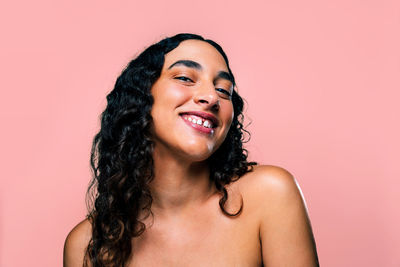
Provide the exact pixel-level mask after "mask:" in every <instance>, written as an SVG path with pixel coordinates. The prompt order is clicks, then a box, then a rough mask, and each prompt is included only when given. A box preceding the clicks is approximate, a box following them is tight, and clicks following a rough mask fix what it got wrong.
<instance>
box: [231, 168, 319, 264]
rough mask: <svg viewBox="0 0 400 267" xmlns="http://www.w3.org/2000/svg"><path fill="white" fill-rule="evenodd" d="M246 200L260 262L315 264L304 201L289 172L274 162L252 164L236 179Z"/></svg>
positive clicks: (313, 247)
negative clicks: (257, 238) (255, 225)
mask: <svg viewBox="0 0 400 267" xmlns="http://www.w3.org/2000/svg"><path fill="white" fill-rule="evenodd" d="M240 180H242V181H241V185H239V187H240V188H241V192H243V197H244V198H245V201H246V200H247V202H245V203H246V204H248V206H250V209H251V211H252V212H251V214H253V215H252V216H254V219H256V220H258V221H259V233H260V241H261V247H262V254H263V255H262V258H263V263H264V264H266V265H267V266H299V267H300V266H318V257H317V252H316V247H315V241H314V237H313V234H312V229H311V224H310V221H309V218H308V214H307V208H306V204H305V201H304V198H303V194H302V193H301V189H300V187H299V185H298V183H297V181H296V179H295V178H294V177H293V175H292V174H291V173H290V172H289V171H287V170H285V169H284V168H281V167H278V166H271V165H266V166H263V165H261V166H255V167H254V169H253V171H252V172H249V173H248V174H246V175H245V176H243V177H242V178H241V179H239V180H238V181H240Z"/></svg>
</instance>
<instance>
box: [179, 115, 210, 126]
mask: <svg viewBox="0 0 400 267" xmlns="http://www.w3.org/2000/svg"><path fill="white" fill-rule="evenodd" d="M184 119H185V120H188V121H190V122H192V123H194V124H197V125H202V126H203V127H206V128H212V123H211V122H210V121H209V120H204V121H203V120H202V119H196V118H192V117H189V116H187V117H186V116H185V117H184Z"/></svg>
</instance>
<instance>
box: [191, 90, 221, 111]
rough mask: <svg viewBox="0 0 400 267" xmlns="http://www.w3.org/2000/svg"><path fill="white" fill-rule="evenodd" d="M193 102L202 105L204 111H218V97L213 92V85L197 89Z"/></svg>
mask: <svg viewBox="0 0 400 267" xmlns="http://www.w3.org/2000/svg"><path fill="white" fill-rule="evenodd" d="M194 102H195V103H196V104H199V105H202V106H203V107H204V108H205V109H210V110H213V111H218V110H219V96H218V94H217V92H216V91H215V88H214V85H212V86H208V85H207V86H202V87H201V88H199V89H198V90H197V91H196V93H195V95H194Z"/></svg>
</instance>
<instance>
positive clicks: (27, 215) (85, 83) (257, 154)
mask: <svg viewBox="0 0 400 267" xmlns="http://www.w3.org/2000/svg"><path fill="white" fill-rule="evenodd" d="M7 2H8V3H6V1H4V2H2V3H1V4H0V34H1V49H0V57H1V58H0V62H1V70H0V76H1V79H0V83H1V92H2V93H1V100H0V101H1V102H0V111H1V113H0V114H1V122H2V123H1V124H2V127H1V138H0V142H1V143H0V145H1V166H2V167H1V169H2V174H1V175H0V176H1V189H0V190H1V192H0V203H1V205H0V216H1V221H0V266H4V267H8V266H33V267H35V266H61V264H62V263H61V261H62V248H63V243H64V239H65V237H66V235H67V233H68V232H69V231H70V230H71V228H72V227H73V226H74V225H75V224H77V223H78V222H79V221H80V220H82V219H83V218H84V216H85V211H86V208H85V202H84V200H85V191H86V187H87V184H88V182H89V179H90V172H89V163H88V162H89V149H90V144H91V140H92V138H93V136H94V134H95V132H96V130H97V129H98V126H99V123H98V116H99V114H100V112H101V111H102V110H103V108H104V107H105V96H106V94H107V92H108V91H109V90H111V89H112V86H113V84H114V81H115V79H116V77H117V76H118V74H119V73H120V71H121V70H122V68H123V67H124V66H125V65H126V64H127V63H128V61H129V60H130V59H131V58H132V57H133V56H134V55H135V54H137V53H138V52H139V51H142V50H143V48H145V47H146V46H148V45H150V44H151V43H153V42H156V41H158V40H160V39H161V38H163V37H166V36H170V35H173V34H175V33H178V32H193V33H198V34H201V35H204V36H205V37H208V38H211V39H214V40H215V41H217V42H219V43H220V44H221V45H222V46H223V47H224V49H225V50H226V52H227V54H228V56H229V58H230V60H231V64H232V69H233V71H234V73H235V75H236V79H237V82H238V85H239V91H240V93H241V94H242V95H243V96H244V98H245V99H246V100H247V102H248V103H249V106H248V109H247V114H248V118H250V119H251V120H252V124H251V126H250V127H249V129H250V130H251V132H252V140H251V142H250V144H249V146H248V148H249V150H250V155H251V159H254V160H257V161H259V162H261V163H264V164H274V165H279V166H282V167H284V168H286V169H288V170H289V171H290V172H292V173H293V175H294V176H295V177H296V178H297V179H298V181H299V183H300V185H301V186H302V189H303V192H304V194H305V197H306V200H307V203H308V208H309V213H310V217H311V220H312V225H313V229H314V234H315V238H316V241H317V246H318V252H319V257H320V261H321V265H322V266H327V267H330V266H364V267H367V266H396V267H398V266H400V253H399V251H400V231H399V225H400V212H399V210H400V209H399V205H400V194H399V193H400V190H399V188H400V179H399V178H400V166H399V165H400V164H399V151H400V141H399V136H400V126H399V115H400V109H399V107H398V104H399V100H400V93H399V90H400V52H399V51H400V49H399V48H400V34H399V33H400V27H399V26H400V4H399V2H398V1H397V0H393V1H390V0H370V1H359V0H358V1H356V0H351V1H349V0H339V1H338V0H335V1H333V0H332V1H329V2H328V1H319V0H318V1H317V0H315V1H311V0H305V1H274V2H272V1H253V0H249V1H240V2H239V1H238V3H235V2H233V1H231V2H220V1H217V2H214V1H212V0H205V1H193V2H189V1H178V0H172V1H159V2H153V1H140V2H139V1H135V2H134V1H103V2H101V1H76V0H75V1H48V2H44V1H24V2H23V3H22V2H21V1H13V2H12V1H7ZM396 252H397V253H396Z"/></svg>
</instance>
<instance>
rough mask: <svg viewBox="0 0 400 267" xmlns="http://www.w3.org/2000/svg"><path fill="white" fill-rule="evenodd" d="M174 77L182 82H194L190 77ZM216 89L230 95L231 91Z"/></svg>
mask: <svg viewBox="0 0 400 267" xmlns="http://www.w3.org/2000/svg"><path fill="white" fill-rule="evenodd" d="M175 79H177V80H180V81H183V82H194V81H193V80H192V79H190V78H188V77H186V76H178V77H175ZM216 90H217V91H219V92H221V93H223V94H225V95H227V96H229V97H231V96H232V95H231V93H230V92H229V91H227V90H225V89H222V88H216Z"/></svg>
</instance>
